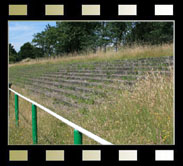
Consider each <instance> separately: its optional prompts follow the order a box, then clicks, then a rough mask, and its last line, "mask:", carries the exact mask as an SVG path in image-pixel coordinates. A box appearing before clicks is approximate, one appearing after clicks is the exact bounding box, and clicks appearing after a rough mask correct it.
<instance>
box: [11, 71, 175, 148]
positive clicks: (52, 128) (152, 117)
mask: <svg viewBox="0 0 183 166" xmlns="http://www.w3.org/2000/svg"><path fill="white" fill-rule="evenodd" d="M13 89H15V90H17V91H18V92H20V93H22V94H24V95H26V96H28V97H30V98H32V99H34V100H35V101H37V102H39V103H41V104H43V105H45V106H46V107H48V108H50V109H52V110H53V111H55V112H57V113H59V114H61V115H62V116H64V117H65V118H67V119H69V120H71V121H72V122H74V123H76V124H78V125H81V126H82V127H84V128H86V129H87V130H89V131H91V132H93V133H95V134H96V135H98V136H100V137H102V138H104V139H106V140H108V141H110V142H112V143H114V144H161V145H163V144H173V73H172V75H171V76H162V75H157V74H156V75H147V76H146V78H145V79H143V80H139V81H138V82H137V83H136V85H135V86H134V87H133V90H132V91H128V90H125V91H124V90H121V91H119V90H118V91H112V92H111V91H109V92H107V93H108V97H107V98H106V99H105V100H103V101H101V104H99V105H93V106H90V107H89V109H86V108H83V109H81V110H79V111H71V112H68V111H66V110H64V109H63V108H59V107H58V108H57V107H55V105H53V104H52V101H51V100H50V99H43V98H40V97H39V96H35V95H33V94H32V93H29V92H28V91H26V90H25V89H24V90H22V89H21V88H18V87H13ZM20 115H23V116H24V117H26V118H27V119H28V120H27V121H28V123H26V122H25V119H23V118H22V117H20V127H19V128H16V127H15V124H14V123H15V122H14V99H13V96H12V94H11V97H10V119H9V122H10V124H9V144H31V105H30V104H28V103H27V102H26V101H24V100H22V99H20ZM38 117H39V120H38V126H39V130H38V131H39V144H72V143H73V130H72V129H71V128H70V127H68V126H66V125H64V124H63V123H62V122H59V121H58V120H56V119H55V118H53V117H51V116H49V115H48V114H46V113H44V112H43V111H41V110H39V109H38ZM25 126H26V127H25ZM47 140H49V141H47ZM84 144H96V142H94V141H92V140H90V139H89V138H85V140H84Z"/></svg>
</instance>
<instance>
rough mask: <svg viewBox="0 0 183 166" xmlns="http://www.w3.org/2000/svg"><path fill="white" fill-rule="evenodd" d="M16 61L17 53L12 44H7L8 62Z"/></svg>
mask: <svg viewBox="0 0 183 166" xmlns="http://www.w3.org/2000/svg"><path fill="white" fill-rule="evenodd" d="M17 59H18V56H17V52H16V50H15V49H14V47H13V45H12V44H9V62H10V63H12V62H16V61H17Z"/></svg>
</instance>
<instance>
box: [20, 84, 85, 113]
mask: <svg viewBox="0 0 183 166" xmlns="http://www.w3.org/2000/svg"><path fill="white" fill-rule="evenodd" d="M16 85H18V86H21V87H22V86H25V88H26V89H27V90H29V91H31V92H33V93H37V94H40V95H43V96H44V97H49V98H53V100H55V101H54V103H53V104H54V105H55V104H58V105H59V106H60V105H61V108H62V109H63V108H64V109H66V110H71V108H72V110H74V109H76V108H77V109H78V108H82V106H81V104H76V103H73V102H70V101H68V99H67V98H66V97H65V96H64V97H61V96H60V95H57V94H53V93H51V92H49V91H45V90H44V89H42V90H41V89H40V88H36V87H32V86H30V85H25V84H24V83H22V82H16ZM69 100H70V99H69Z"/></svg>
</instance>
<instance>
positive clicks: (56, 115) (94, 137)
mask: <svg viewBox="0 0 183 166" xmlns="http://www.w3.org/2000/svg"><path fill="white" fill-rule="evenodd" d="M9 90H10V91H12V92H13V93H15V94H17V95H18V96H20V97H21V98H23V99H24V100H26V101H28V102H30V103H32V104H34V105H36V106H37V107H39V108H41V109H42V110H43V111H45V112H47V113H49V114H50V115H52V116H54V117H55V118H57V119H59V120H61V121H62V122H64V123H65V124H67V125H69V126H70V127H72V128H74V129H76V130H78V131H79V132H81V133H83V134H84V135H86V136H88V137H89V138H91V139H93V140H95V141H96V142H98V143H100V144H102V145H112V143H110V142H108V141H106V140H104V139H102V138H100V137H99V136H97V135H95V134H93V133H91V132H90V131H87V130H86V129H84V128H82V127H80V126H78V125H76V124H74V123H73V122H71V121H69V120H67V119H65V118H63V117H62V116H60V115H58V114H56V113H55V112H53V111H51V110H50V109H48V108H46V107H44V106H42V105H40V104H38V103H36V102H35V101H33V100H31V99H28V98H27V97H25V96H23V95H21V94H20V93H18V92H16V91H14V90H13V89H11V88H9Z"/></svg>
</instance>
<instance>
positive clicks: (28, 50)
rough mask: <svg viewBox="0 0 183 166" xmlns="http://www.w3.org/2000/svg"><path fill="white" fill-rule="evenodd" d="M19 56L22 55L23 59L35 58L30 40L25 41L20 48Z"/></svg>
mask: <svg viewBox="0 0 183 166" xmlns="http://www.w3.org/2000/svg"><path fill="white" fill-rule="evenodd" d="M19 56H20V57H21V59H25V58H35V54H34V47H33V46H32V45H31V44H30V43H29V42H27V43H25V44H24V45H23V46H22V47H21V48H20V51H19Z"/></svg>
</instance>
